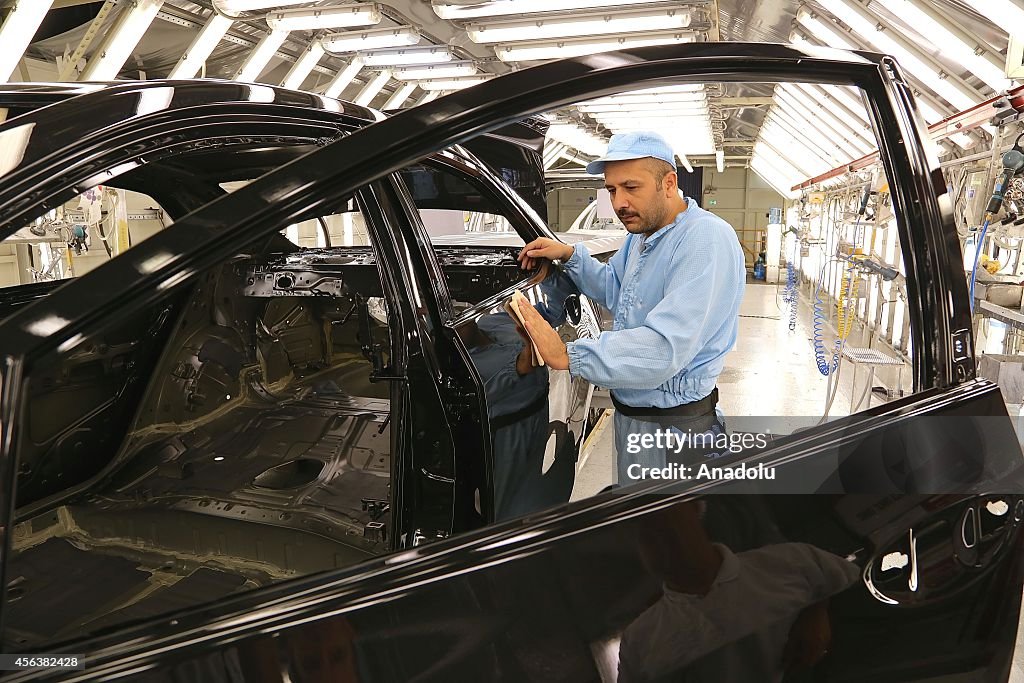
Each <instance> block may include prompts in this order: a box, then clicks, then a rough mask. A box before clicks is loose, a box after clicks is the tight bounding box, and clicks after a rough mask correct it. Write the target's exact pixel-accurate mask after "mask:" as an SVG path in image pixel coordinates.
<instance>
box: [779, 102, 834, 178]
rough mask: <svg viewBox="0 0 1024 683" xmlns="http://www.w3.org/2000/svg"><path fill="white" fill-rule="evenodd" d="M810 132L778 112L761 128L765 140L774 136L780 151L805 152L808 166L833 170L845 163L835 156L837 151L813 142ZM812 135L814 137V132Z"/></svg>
mask: <svg viewBox="0 0 1024 683" xmlns="http://www.w3.org/2000/svg"><path fill="white" fill-rule="evenodd" d="M809 130H812V129H809V128H805V127H804V126H803V125H802V124H800V123H794V122H792V120H791V119H789V118H788V116H783V115H782V114H781V113H780V112H779V111H778V110H776V111H773V112H771V113H769V114H768V117H767V118H766V119H765V122H764V124H763V125H762V126H761V136H762V137H765V138H767V137H768V136H772V137H773V138H774V142H773V144H775V143H778V144H777V145H776V146H777V147H779V148H780V149H790V148H792V149H795V150H800V151H802V152H805V153H806V154H807V161H808V163H807V164H806V165H807V166H811V167H816V166H819V165H820V166H821V167H822V168H832V167H833V166H838V165H839V164H840V163H842V162H843V161H844V159H841V158H840V157H837V156H835V150H828V149H825V148H824V147H822V146H821V145H819V144H818V142H817V141H816V140H812V139H811V138H810V137H809V136H808V131H809ZM811 135H813V132H812V133H811ZM847 160H848V159H847Z"/></svg>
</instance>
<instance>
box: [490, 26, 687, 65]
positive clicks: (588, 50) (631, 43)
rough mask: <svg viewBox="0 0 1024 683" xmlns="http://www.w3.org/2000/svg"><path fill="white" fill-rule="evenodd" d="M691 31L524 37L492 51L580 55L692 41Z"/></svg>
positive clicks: (512, 57) (510, 57)
mask: <svg viewBox="0 0 1024 683" xmlns="http://www.w3.org/2000/svg"><path fill="white" fill-rule="evenodd" d="M693 40H694V34H693V33H692V32H680V31H666V32H656V33H635V34H617V35H611V36H604V37H601V38H572V39H566V40H558V41H543V40H539V41H526V42H522V43H512V44H503V45H495V46H494V52H495V54H497V55H498V59H500V60H501V61H503V62H532V61H537V60H541V59H563V58H565V57H581V56H584V55H592V54H596V53H598V52H608V51H611V50H628V49H629V48H634V47H647V46H649V45H681V44H683V43H692V42H693Z"/></svg>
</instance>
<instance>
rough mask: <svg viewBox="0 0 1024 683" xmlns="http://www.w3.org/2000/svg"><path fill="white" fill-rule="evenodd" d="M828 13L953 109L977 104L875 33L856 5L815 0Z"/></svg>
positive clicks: (883, 33) (874, 25) (838, 0)
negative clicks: (892, 60)
mask: <svg viewBox="0 0 1024 683" xmlns="http://www.w3.org/2000/svg"><path fill="white" fill-rule="evenodd" d="M819 1H820V3H821V5H822V6H824V7H825V8H826V9H827V10H828V11H829V12H831V13H832V14H834V15H835V16H836V17H838V18H839V19H840V20H841V21H842V22H843V23H845V24H846V25H847V26H849V27H850V28H852V29H853V30H854V31H856V32H857V33H858V34H860V36H861V37H862V38H864V40H866V41H868V42H869V43H871V44H872V45H874V46H875V47H876V48H877V49H879V50H881V51H882V52H885V53H887V54H890V55H892V56H893V57H895V58H896V59H897V60H898V61H899V63H900V65H901V66H902V67H903V68H904V69H906V70H907V71H909V72H910V73H912V74H914V76H916V77H917V78H918V79H920V80H921V82H922V83H924V84H925V85H926V86H928V88H930V89H931V90H932V91H933V92H935V94H937V95H938V96H939V97H941V98H943V99H944V100H946V101H947V102H949V103H950V104H952V105H953V106H954V107H956V108H957V109H969V108H971V107H973V106H974V105H976V104H978V101H979V100H978V99H977V98H975V97H974V96H972V95H970V94H968V93H965V92H963V91H962V90H961V89H960V88H959V87H957V86H956V85H955V84H954V83H953V82H952V81H951V80H950V79H948V78H941V77H940V76H939V74H938V72H937V71H936V70H935V69H933V68H932V67H930V66H929V65H927V64H926V63H925V62H924V61H923V60H922V59H920V58H919V57H917V56H916V55H915V54H913V52H912V51H911V50H910V49H907V48H905V47H904V46H903V45H902V44H900V41H899V40H896V39H895V38H893V36H891V35H889V34H888V32H886V31H879V30H878V22H877V20H875V19H874V18H872V17H871V15H870V14H868V13H867V11H866V10H864V9H863V8H861V7H860V6H859V5H858V6H856V7H854V6H852V5H849V4H848V3H847V2H846V0H819Z"/></svg>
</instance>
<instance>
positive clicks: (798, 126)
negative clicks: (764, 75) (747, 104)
mask: <svg viewBox="0 0 1024 683" xmlns="http://www.w3.org/2000/svg"><path fill="white" fill-rule="evenodd" d="M776 101H777V102H778V103H779V105H778V106H776V108H775V111H774V112H773V113H774V114H776V115H777V116H780V117H788V118H789V119H790V120H791V122H792V124H793V129H794V130H795V131H799V132H801V133H802V135H803V138H804V139H807V140H810V138H809V137H808V136H810V135H813V136H814V140H815V142H816V143H817V144H818V146H819V147H821V148H822V149H826V150H828V149H829V148H830V147H836V148H838V149H839V150H841V151H840V154H838V155H836V154H835V153H834V152H833V156H835V158H836V160H838V161H842V160H844V158H845V157H847V156H849V157H850V158H853V157H854V156H860V154H861V153H858V152H856V151H855V152H854V153H849V152H847V151H846V150H845V149H843V148H842V147H841V146H840V145H839V142H840V139H841V136H839V135H838V133H837V132H836V131H835V130H834V129H833V128H832V127H831V126H830V125H828V124H827V122H826V121H825V119H824V118H823V117H818V116H816V115H815V114H814V113H812V112H811V111H810V110H809V109H807V108H806V107H805V106H803V105H802V103H799V104H798V103H797V102H796V101H795V100H794V99H792V98H788V97H785V96H783V94H782V93H781V92H779V91H776Z"/></svg>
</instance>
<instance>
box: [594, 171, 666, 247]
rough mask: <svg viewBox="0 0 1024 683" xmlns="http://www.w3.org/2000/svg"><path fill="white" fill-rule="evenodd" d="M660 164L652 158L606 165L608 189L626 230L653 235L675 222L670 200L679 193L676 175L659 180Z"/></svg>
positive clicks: (606, 185)
mask: <svg viewBox="0 0 1024 683" xmlns="http://www.w3.org/2000/svg"><path fill="white" fill-rule="evenodd" d="M657 171H658V168H657V162H656V161H654V160H652V159H628V160H626V161H609V162H607V163H606V164H605V165H604V186H605V189H607V190H608V193H609V194H610V195H611V200H612V207H613V208H614V209H615V213H616V215H618V217H619V220H621V221H622V224H623V225H624V226H626V230H628V231H629V232H632V233H636V234H639V233H649V232H653V231H655V230H658V229H660V228H663V227H665V226H666V225H667V224H668V223H670V222H671V221H672V216H667V214H668V213H669V199H670V198H671V196H672V195H673V194H675V183H674V182H670V178H674V177H675V174H674V173H670V174H669V176H666V177H665V178H663V179H662V180H661V181H660V182H659V181H658V178H657V175H656V174H657Z"/></svg>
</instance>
